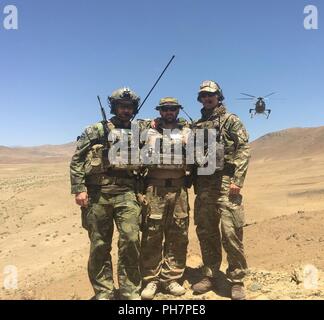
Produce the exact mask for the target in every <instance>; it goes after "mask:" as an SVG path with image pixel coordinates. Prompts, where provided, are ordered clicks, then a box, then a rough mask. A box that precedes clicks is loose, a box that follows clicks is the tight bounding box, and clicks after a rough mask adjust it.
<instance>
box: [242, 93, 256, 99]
mask: <svg viewBox="0 0 324 320" xmlns="http://www.w3.org/2000/svg"><path fill="white" fill-rule="evenodd" d="M241 94H243V96H248V97H251V98H256V96H252V94H248V93H241Z"/></svg>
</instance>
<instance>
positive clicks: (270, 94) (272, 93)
mask: <svg viewBox="0 0 324 320" xmlns="http://www.w3.org/2000/svg"><path fill="white" fill-rule="evenodd" d="M275 93H276V92H271V93H269V94H267V95H266V96H264V97H263V98H268V97H270V96H272V95H274V94H275Z"/></svg>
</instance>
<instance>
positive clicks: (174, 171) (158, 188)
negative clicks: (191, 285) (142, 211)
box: [141, 97, 190, 300]
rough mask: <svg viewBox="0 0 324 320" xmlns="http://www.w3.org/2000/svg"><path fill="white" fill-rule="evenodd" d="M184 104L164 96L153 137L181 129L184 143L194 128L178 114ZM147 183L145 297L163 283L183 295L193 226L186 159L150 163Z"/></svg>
mask: <svg viewBox="0 0 324 320" xmlns="http://www.w3.org/2000/svg"><path fill="white" fill-rule="evenodd" d="M180 108H181V105H179V103H178V101H177V100H176V99H175V98H170V97H168V98H163V99H161V100H160V104H159V105H158V106H157V107H156V109H157V110H159V111H160V115H161V118H158V119H155V121H153V123H154V126H153V127H154V128H155V129H150V131H151V132H152V131H153V134H152V135H150V137H151V138H152V136H153V137H156V136H157V137H158V138H161V140H162V143H163V144H164V143H166V141H167V140H168V139H169V138H168V137H167V134H166V133H165V131H163V130H164V129H172V130H173V129H178V132H179V136H178V139H179V141H180V143H181V146H182V145H183V143H185V139H186V134H188V133H189V131H190V129H189V127H188V123H187V122H186V121H185V120H183V119H182V120H180V119H178V118H177V117H178V114H179V110H180ZM179 120H180V121H179ZM149 124H151V122H150V123H149ZM152 139H153V138H152ZM153 140H154V139H153ZM146 143H147V144H150V141H146ZM153 144H154V141H153ZM153 144H152V145H153ZM181 158H183V154H181ZM184 161H185V160H184ZM146 186H147V189H146V200H147V201H148V209H147V213H146V215H145V218H144V227H143V233H142V242H141V266H142V267H141V271H142V276H143V282H144V283H145V284H146V287H145V288H144V290H143V291H142V294H141V295H142V299H145V300H149V299H153V298H154V295H155V293H156V292H157V290H158V288H159V286H161V287H162V288H164V289H165V290H166V291H167V292H168V293H170V294H172V295H175V296H180V295H183V294H184V293H185V289H184V288H183V287H182V286H181V285H180V284H179V283H178V280H179V279H180V278H181V277H182V276H183V273H184V270H185V267H186V254H187V245H188V226H189V215H188V214H189V206H188V193H187V187H186V166H185V163H184V162H183V163H182V164H178V165H174V166H173V165H172V164H162V165H152V166H149V172H148V175H147V177H146Z"/></svg>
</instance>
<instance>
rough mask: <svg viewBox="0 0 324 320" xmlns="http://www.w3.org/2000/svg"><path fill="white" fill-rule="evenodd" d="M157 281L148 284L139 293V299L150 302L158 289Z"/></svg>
mask: <svg viewBox="0 0 324 320" xmlns="http://www.w3.org/2000/svg"><path fill="white" fill-rule="evenodd" d="M158 284H159V281H151V282H149V283H148V284H147V285H146V287H145V288H144V290H143V291H142V293H141V298H142V299H143V300H152V299H153V298H154V296H155V294H156V291H157V289H158Z"/></svg>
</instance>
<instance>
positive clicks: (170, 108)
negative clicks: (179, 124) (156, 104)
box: [160, 106, 179, 112]
mask: <svg viewBox="0 0 324 320" xmlns="http://www.w3.org/2000/svg"><path fill="white" fill-rule="evenodd" d="M178 109H179V107H177V106H167V107H160V110H161V111H162V112H167V111H177V110H178Z"/></svg>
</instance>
